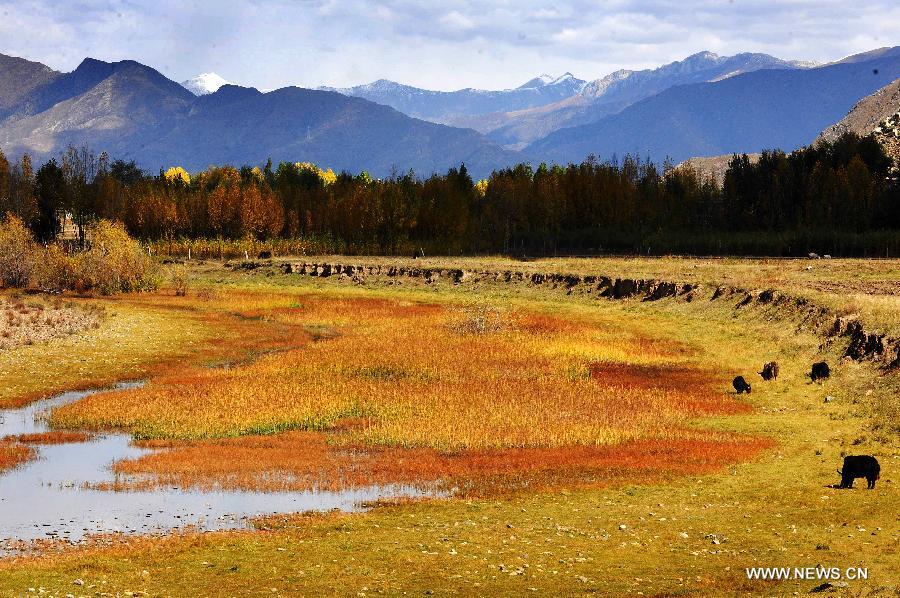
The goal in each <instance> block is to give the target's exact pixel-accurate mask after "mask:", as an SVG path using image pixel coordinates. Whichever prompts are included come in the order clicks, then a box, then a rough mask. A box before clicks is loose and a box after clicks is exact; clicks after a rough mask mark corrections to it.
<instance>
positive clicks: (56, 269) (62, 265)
mask: <svg viewBox="0 0 900 598" xmlns="http://www.w3.org/2000/svg"><path fill="white" fill-rule="evenodd" d="M34 278H35V282H36V284H37V286H38V288H40V289H41V290H42V291H47V292H51V293H61V292H63V291H66V290H69V289H72V288H75V284H76V281H77V280H78V273H77V272H76V271H75V261H74V260H73V259H72V258H71V257H69V256H68V255H67V254H66V252H64V251H63V250H62V249H60V248H59V246H58V245H50V246H48V247H47V248H46V249H44V250H43V251H40V252H39V255H38V260H37V263H36V264H35V268H34Z"/></svg>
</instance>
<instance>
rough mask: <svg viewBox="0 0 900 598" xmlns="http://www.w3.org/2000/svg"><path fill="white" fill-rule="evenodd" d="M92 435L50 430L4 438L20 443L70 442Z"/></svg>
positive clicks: (83, 439) (85, 438)
mask: <svg viewBox="0 0 900 598" xmlns="http://www.w3.org/2000/svg"><path fill="white" fill-rule="evenodd" d="M92 437H93V436H92V435H91V434H88V433H87V432H71V431H68V430H52V431H50V432H37V433H34V434H19V435H18V436H7V437H6V438H4V440H7V441H15V442H21V443H22V444H69V443H72V442H87V441H88V440H90V439H91V438H92Z"/></svg>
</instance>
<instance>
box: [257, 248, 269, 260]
mask: <svg viewBox="0 0 900 598" xmlns="http://www.w3.org/2000/svg"><path fill="white" fill-rule="evenodd" d="M256 259H258V260H270V259H272V252H271V251H266V250H263V251H260V252H259V255H257V256H256Z"/></svg>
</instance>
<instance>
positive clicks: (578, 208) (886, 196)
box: [0, 133, 900, 255]
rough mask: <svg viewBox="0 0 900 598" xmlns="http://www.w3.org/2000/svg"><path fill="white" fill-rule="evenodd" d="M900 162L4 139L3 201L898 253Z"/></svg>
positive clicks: (370, 236) (86, 215)
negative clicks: (150, 156) (145, 152)
mask: <svg viewBox="0 0 900 598" xmlns="http://www.w3.org/2000/svg"><path fill="white" fill-rule="evenodd" d="M891 169H892V161H891V159H890V158H889V157H888V156H887V155H885V153H884V150H883V149H882V147H881V146H880V145H879V144H878V143H877V142H876V141H875V140H874V139H873V138H872V137H871V136H868V137H859V136H857V135H854V134H852V133H848V134H845V135H844V136H842V137H840V138H839V139H837V140H836V141H834V142H820V143H817V144H816V145H814V146H810V147H806V148H803V149H800V150H797V151H794V152H792V153H790V154H786V153H784V152H781V151H766V152H763V153H762V155H761V156H760V158H759V160H758V161H756V162H754V161H752V160H751V159H750V158H749V157H748V156H746V155H735V156H734V157H733V158H732V159H731V161H730V163H729V165H728V169H727V171H726V172H725V175H724V178H723V180H722V181H721V184H720V183H719V182H718V181H716V180H714V179H713V178H712V177H711V176H709V175H704V174H703V173H701V172H700V171H698V170H696V169H694V168H692V167H690V166H685V165H682V166H679V167H677V168H675V167H673V166H672V165H671V164H668V163H666V164H663V165H661V166H660V165H657V164H655V163H653V162H651V161H649V160H642V159H640V158H639V157H635V156H625V157H624V158H623V159H621V160H616V159H612V160H608V161H599V160H597V159H595V158H594V157H589V158H588V159H587V160H585V161H584V162H582V163H580V164H570V165H568V166H547V165H545V164H541V165H540V166H538V167H537V168H536V169H535V168H532V167H531V166H530V165H528V164H520V165H518V166H515V167H511V168H506V169H502V170H497V171H495V172H493V173H492V174H491V176H490V177H489V178H488V179H486V180H481V181H473V180H472V178H471V177H470V176H469V174H468V172H467V170H466V168H465V166H464V165H462V166H460V167H459V168H452V169H450V170H449V171H448V172H447V173H446V174H442V175H438V174H435V175H432V176H429V177H424V178H423V177H417V176H416V174H415V173H413V172H411V171H410V172H407V173H395V174H393V175H391V176H389V177H387V178H384V179H373V178H372V177H371V176H369V175H368V174H367V173H365V172H362V173H359V174H351V173H347V172H341V173H337V174H335V173H334V172H332V171H331V170H323V169H321V168H319V167H317V166H315V165H313V164H309V163H288V162H282V163H280V164H278V165H277V166H274V165H273V164H272V163H271V161H270V162H269V163H268V164H266V165H265V166H264V167H249V166H244V167H241V168H234V167H231V166H220V167H211V168H209V169H208V170H206V171H203V172H200V173H196V174H194V175H193V176H191V175H190V174H188V173H187V172H185V171H184V170H183V169H181V168H177V167H174V168H171V169H169V170H167V171H160V172H159V173H158V174H156V175H153V174H149V173H146V172H144V171H142V170H141V169H140V168H138V167H137V165H136V164H135V163H134V162H126V161H123V160H116V161H111V160H110V158H109V157H108V156H107V155H106V154H100V155H99V156H95V155H94V154H92V153H91V152H90V151H88V150H87V149H86V148H81V149H77V148H69V150H68V151H66V152H64V153H63V154H62V155H60V156H59V158H58V159H52V160H49V161H47V162H45V163H44V164H42V165H41V166H40V167H39V168H37V169H35V166H34V164H32V161H31V159H30V158H29V156H27V155H26V156H22V157H21V158H20V159H18V160H17V161H16V162H14V163H10V162H9V160H8V159H7V158H6V157H5V156H4V155H3V154H2V152H0V214H6V213H10V214H13V215H15V216H17V217H18V218H20V219H21V220H22V221H24V222H25V223H26V224H27V226H28V227H29V228H30V229H31V230H32V232H33V234H34V236H35V238H36V239H38V240H39V241H41V242H44V243H49V242H52V241H53V240H54V239H56V238H57V237H58V236H59V234H60V232H61V230H62V226H63V224H64V219H65V218H66V217H67V216H66V215H68V218H69V223H70V224H71V225H72V226H73V227H74V228H75V229H76V230H77V231H82V232H80V234H79V235H78V238H79V241H80V242H82V243H83V242H84V234H83V231H84V230H85V227H86V226H87V224H89V223H90V222H93V221H95V220H98V219H106V220H111V221H119V222H122V223H123V224H124V225H125V227H126V229H127V230H128V232H129V233H130V234H131V235H133V236H135V237H137V238H140V239H143V240H145V241H153V240H157V241H158V240H162V239H216V238H219V239H253V240H256V241H266V240H274V239H293V238H303V239H312V240H316V242H317V245H316V246H317V247H320V248H321V249H322V250H327V251H334V252H341V253H380V254H408V253H412V252H413V251H419V250H421V251H424V252H426V253H428V254H460V253H467V254H476V253H506V254H512V255H519V254H528V255H548V254H566V253H568V254H594V253H610V252H617V253H675V252H677V253H696V254H726V253H727V254H760V255H797V254H803V253H805V252H807V251H820V252H831V253H835V254H841V255H850V254H855V255H890V254H894V255H896V253H897V252H898V251H900V209H898V208H900V185H898V182H897V180H896V178H895V177H892V176H891Z"/></svg>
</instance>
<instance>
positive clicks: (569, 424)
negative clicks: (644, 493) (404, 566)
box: [53, 292, 767, 494]
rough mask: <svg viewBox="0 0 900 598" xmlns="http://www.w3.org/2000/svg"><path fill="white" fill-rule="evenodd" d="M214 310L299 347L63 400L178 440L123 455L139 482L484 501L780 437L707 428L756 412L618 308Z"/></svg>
mask: <svg viewBox="0 0 900 598" xmlns="http://www.w3.org/2000/svg"><path fill="white" fill-rule="evenodd" d="M287 303H290V304H289V305H287V306H285V304H287ZM208 305H210V306H211V308H212V309H217V308H218V307H217V306H225V305H228V306H229V307H230V308H231V309H237V310H238V312H239V313H240V316H241V318H242V321H245V322H255V323H257V324H259V323H266V324H267V325H268V326H269V327H270V328H272V329H279V328H283V329H284V330H286V331H288V332H287V333H286V337H288V338H291V339H292V340H293V343H294V344H295V345H296V346H295V347H290V346H286V347H282V350H280V351H277V352H268V353H264V354H262V355H261V356H259V358H258V359H257V360H255V361H248V362H242V363H231V364H230V367H227V368H202V367H194V368H181V369H179V370H178V371H169V372H168V373H164V374H162V375H159V376H157V377H155V378H154V379H153V380H152V381H151V383H150V384H149V385H148V386H146V387H144V388H142V389H135V390H127V391H117V392H110V393H104V394H99V395H94V396H92V397H89V398H87V399H85V400H82V401H80V402H78V403H76V404H73V405H69V406H66V407H63V408H60V409H57V410H55V411H54V414H53V424H54V426H57V427H65V428H73V429H77V428H89V429H103V428H119V429H125V430H128V431H131V432H133V433H134V434H136V435H137V436H138V437H141V438H145V439H154V438H157V439H176V440H177V441H176V442H168V441H164V442H162V443H160V442H158V441H157V442H152V443H151V444H152V445H153V446H163V447H166V448H168V449H169V450H166V451H163V452H160V453H156V454H152V455H149V456H146V457H144V458H141V459H139V460H137V461H130V462H126V463H120V464H118V465H117V466H116V468H117V470H118V471H120V472H121V473H126V474H129V475H130V476H131V477H129V478H127V479H124V480H122V481H121V482H120V485H121V486H123V487H128V486H134V485H138V486H140V485H148V484H149V485H154V484H162V485H170V484H176V485H180V486H202V487H214V486H224V487H230V488H257V489H267V490H274V489H285V488H292V489H309V488H314V487H328V488H340V487H348V486H365V485H371V484H372V483H394V482H403V483H413V484H415V483H429V484H430V483H434V482H442V483H443V484H444V485H447V486H450V485H458V486H461V487H464V488H466V490H467V491H468V492H470V493H474V494H478V493H483V492H485V491H487V489H493V491H494V492H497V491H501V490H507V489H511V488H521V487H532V488H534V487H558V486H569V487H571V486H577V485H596V484H600V483H622V482H623V481H625V480H631V481H636V480H638V479H643V480H650V479H660V478H662V477H666V476H671V475H675V474H679V473H680V474H684V473H688V472H693V471H709V470H712V469H715V468H718V467H721V466H722V465H724V464H726V463H733V462H735V461H738V460H741V459H745V458H749V457H750V456H752V455H754V454H756V452H758V451H759V450H760V448H761V447H763V446H766V445H767V443H766V442H761V441H759V440H755V439H750V438H746V437H733V436H731V435H722V434H712V433H704V432H700V431H698V430H696V429H694V428H693V427H691V424H692V420H693V419H694V418H696V417H699V416H706V415H713V414H716V415H729V414H737V413H745V412H747V411H749V407H748V405H747V404H745V403H743V402H741V401H738V400H736V399H735V398H734V397H732V396H730V395H728V394H726V393H723V392H722V391H721V390H720V388H721V387H722V385H723V382H724V381H725V380H726V378H727V377H726V376H723V375H718V376H717V375H716V374H715V372H712V371H710V370H709V369H708V368H707V367H701V366H700V365H698V363H697V358H696V356H695V355H694V354H693V352H692V351H691V350H690V348H689V347H687V346H686V345H684V344H682V343H678V342H674V341H670V340H665V339H661V340H656V341H654V340H651V339H649V338H647V337H646V336H644V335H643V334H642V333H639V332H636V331H634V330H628V329H626V328H624V327H623V326H621V324H619V323H617V322H616V321H614V320H612V319H609V318H605V317H600V316H591V317H572V316H568V317H562V316H555V315H552V314H549V313H545V312H541V311H534V310H527V309H519V310H511V309H499V308H497V307H494V306H491V305H484V306H483V305H475V306H472V305H468V306H462V307H460V306H457V305H453V304H450V305H438V304H433V303H424V302H416V301H406V300H397V299H383V298H371V297H367V298H361V297H348V296H344V295H342V294H340V293H326V294H318V293H306V294H301V295H293V296H292V297H290V299H288V298H287V297H285V296H284V295H279V294H268V293H260V294H253V293H246V292H232V293H230V294H229V295H228V296H227V297H226V298H220V299H216V300H208ZM257 327H258V326H257ZM246 341H247V339H243V342H246ZM261 434H262V435H266V436H260V435H261ZM234 436H237V437H240V438H236V439H228V440H215V439H218V438H222V437H234ZM207 439H214V440H207ZM185 440H186V441H187V442H185ZM198 440H203V441H202V442H193V441H198ZM717 447H718V448H717ZM619 449H621V450H619ZM717 451H718V452H717ZM641 459H643V461H644V462H643V464H641V463H640V461H641ZM688 464H690V465H688ZM693 467H698V468H699V469H697V470H694V469H692V468H693ZM147 474H152V476H151V477H147Z"/></svg>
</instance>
